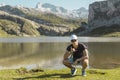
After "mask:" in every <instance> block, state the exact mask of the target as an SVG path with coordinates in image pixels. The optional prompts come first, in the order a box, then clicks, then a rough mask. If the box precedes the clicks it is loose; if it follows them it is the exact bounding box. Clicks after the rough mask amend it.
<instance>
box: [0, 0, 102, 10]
mask: <svg viewBox="0 0 120 80" xmlns="http://www.w3.org/2000/svg"><path fill="white" fill-rule="evenodd" d="M94 1H103V0H0V4H6V5H12V6H15V5H22V6H24V7H30V8H35V7H36V4H37V3H38V2H41V3H50V4H53V5H55V6H61V7H64V8H65V9H68V10H73V9H79V8H80V7H85V8H87V9H88V7H89V4H91V3H92V2H94Z"/></svg>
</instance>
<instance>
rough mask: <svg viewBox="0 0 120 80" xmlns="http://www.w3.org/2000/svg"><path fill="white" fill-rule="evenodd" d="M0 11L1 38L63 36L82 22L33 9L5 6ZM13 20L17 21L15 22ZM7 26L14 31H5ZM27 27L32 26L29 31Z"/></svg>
mask: <svg viewBox="0 0 120 80" xmlns="http://www.w3.org/2000/svg"><path fill="white" fill-rule="evenodd" d="M0 10H1V11H0V12H1V17H0V23H1V26H0V27H1V34H3V36H4V35H9V36H10V35H15V36H25V35H27V36H39V35H40V34H41V35H47V36H59V35H63V34H64V33H65V32H71V31H73V30H74V29H76V28H78V27H79V24H80V22H81V21H82V20H79V19H77V20H75V19H66V18H62V17H59V16H56V15H54V14H51V13H42V12H40V11H38V10H36V9H33V8H24V7H12V6H9V5H6V6H2V7H0ZM14 19H17V22H16V21H15V20H14ZM24 23H26V26H25V25H24V27H23V24H24ZM31 23H32V24H31ZM33 23H34V24H33ZM8 24H9V27H11V29H12V28H13V27H12V26H13V25H14V27H16V29H14V30H13V29H12V31H9V29H8V31H7V29H6V28H8V26H7V25H8ZM18 25H21V26H18ZM28 26H29V27H30V26H32V27H31V29H29V27H28ZM21 28H23V29H24V30H22V29H21ZM32 28H33V29H32ZM31 30H32V31H31ZM34 30H35V31H34ZM26 31H27V32H26Z"/></svg>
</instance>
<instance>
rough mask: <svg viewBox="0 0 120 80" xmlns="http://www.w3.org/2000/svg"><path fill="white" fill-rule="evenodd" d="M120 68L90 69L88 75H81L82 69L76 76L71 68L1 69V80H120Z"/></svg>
mask: <svg viewBox="0 0 120 80" xmlns="http://www.w3.org/2000/svg"><path fill="white" fill-rule="evenodd" d="M119 75H120V68H116V69H88V70H87V76H86V77H83V76H81V70H80V69H79V70H78V71H77V74H76V76H73V77H72V76H71V75H70V70H69V69H60V70H36V71H35V70H34V71H25V70H20V69H17V70H15V69H14V70H10V69H9V70H0V80H120V77H119Z"/></svg>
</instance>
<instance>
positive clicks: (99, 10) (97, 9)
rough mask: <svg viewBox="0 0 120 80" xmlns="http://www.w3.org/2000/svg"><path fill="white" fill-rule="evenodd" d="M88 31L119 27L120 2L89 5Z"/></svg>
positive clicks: (116, 0) (112, 1) (108, 0)
mask: <svg viewBox="0 0 120 80" xmlns="http://www.w3.org/2000/svg"><path fill="white" fill-rule="evenodd" d="M88 24H89V30H92V29H95V28H100V27H111V26H114V25H115V26H118V27H120V0H106V1H100V2H94V3H92V4H90V5H89V16H88Z"/></svg>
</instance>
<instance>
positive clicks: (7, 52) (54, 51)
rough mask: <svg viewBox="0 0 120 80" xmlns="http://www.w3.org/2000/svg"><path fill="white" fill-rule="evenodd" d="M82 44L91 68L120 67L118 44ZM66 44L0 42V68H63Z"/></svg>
mask: <svg viewBox="0 0 120 80" xmlns="http://www.w3.org/2000/svg"><path fill="white" fill-rule="evenodd" d="M67 39H68V38H67ZM48 40H49V39H48ZM50 40H51V39H50ZM80 40H82V39H80ZM85 40H87V39H86V38H85ZM83 41H84V39H83ZM83 41H82V42H83ZM84 43H85V44H86V45H87V46H88V50H89V55H90V66H91V67H94V68H115V67H118V66H120V62H119V61H120V58H119V56H120V54H119V52H120V49H119V48H120V42H118V41H117V42H108V41H107V42H89V41H88V42H84ZM68 44H69V42H64V41H63V42H14V43H13V42H12V43H11V42H0V66H1V68H19V67H25V66H31V65H32V66H33V65H39V67H44V68H63V67H65V66H63V65H62V59H63V55H64V52H65V50H66V46H67V45H68Z"/></svg>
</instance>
